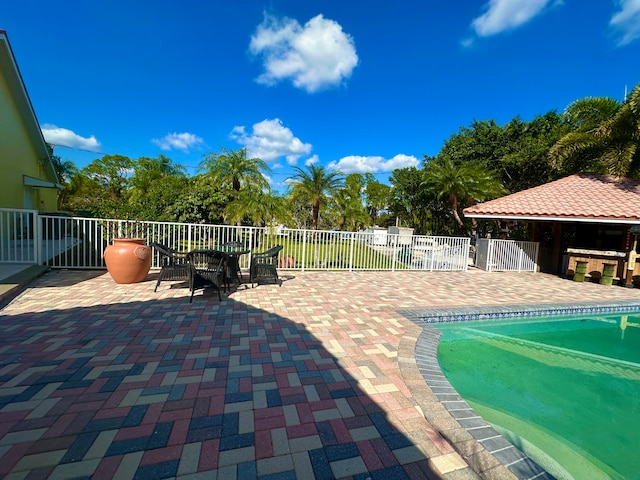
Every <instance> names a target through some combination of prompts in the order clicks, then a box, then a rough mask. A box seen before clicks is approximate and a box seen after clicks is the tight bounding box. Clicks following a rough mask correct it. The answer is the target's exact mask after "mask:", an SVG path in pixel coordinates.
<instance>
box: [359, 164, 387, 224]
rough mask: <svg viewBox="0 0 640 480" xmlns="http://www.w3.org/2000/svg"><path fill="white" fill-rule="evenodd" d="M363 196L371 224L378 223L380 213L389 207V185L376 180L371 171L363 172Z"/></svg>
mask: <svg viewBox="0 0 640 480" xmlns="http://www.w3.org/2000/svg"><path fill="white" fill-rule="evenodd" d="M365 182H366V186H365V188H364V198H365V205H366V209H367V213H368V214H369V217H370V218H371V223H372V224H373V225H377V224H378V219H379V217H380V213H381V212H383V211H384V210H386V209H387V208H388V207H389V201H390V195H391V187H390V186H389V185H385V184H384V183H380V182H378V181H377V180H376V179H375V178H374V177H373V175H372V174H371V173H367V174H365Z"/></svg>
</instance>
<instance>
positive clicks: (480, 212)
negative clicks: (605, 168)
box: [464, 174, 640, 225]
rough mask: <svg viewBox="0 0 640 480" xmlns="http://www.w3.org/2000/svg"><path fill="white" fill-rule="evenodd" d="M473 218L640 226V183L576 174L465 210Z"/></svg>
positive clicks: (606, 176) (616, 178)
mask: <svg viewBox="0 0 640 480" xmlns="http://www.w3.org/2000/svg"><path fill="white" fill-rule="evenodd" d="M464 215H465V216H467V217H470V218H476V219H486V220H507V221H509V220H523V221H540V222H586V223H608V224H622V225H625V224H626V225H640V181H638V180H632V179H629V178H623V177H613V176H610V175H595V174H576V175H571V176H569V177H565V178H562V179H560V180H556V181H555V182H550V183H547V184H544V185H540V186H538V187H534V188H530V189H528V190H523V191H521V192H517V193H514V194H511V195H507V196H505V197H502V198H498V199H495V200H491V201H488V202H484V203H480V204H478V205H474V206H472V207H469V208H466V209H464Z"/></svg>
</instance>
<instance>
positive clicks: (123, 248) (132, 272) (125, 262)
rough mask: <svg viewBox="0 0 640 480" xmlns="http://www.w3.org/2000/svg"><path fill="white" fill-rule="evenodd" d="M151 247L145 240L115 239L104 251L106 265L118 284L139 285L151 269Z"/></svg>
mask: <svg viewBox="0 0 640 480" xmlns="http://www.w3.org/2000/svg"><path fill="white" fill-rule="evenodd" d="M151 259H152V258H151V247H150V246H149V245H147V243H146V241H145V239H144V238H114V239H113V245H108V246H107V248H105V249H104V263H105V264H106V265H107V271H108V272H109V274H110V275H111V278H113V281H114V282H116V283H137V282H141V281H142V280H144V279H145V278H147V274H148V273H149V269H150V268H151Z"/></svg>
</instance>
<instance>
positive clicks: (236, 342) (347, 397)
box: [0, 272, 471, 479]
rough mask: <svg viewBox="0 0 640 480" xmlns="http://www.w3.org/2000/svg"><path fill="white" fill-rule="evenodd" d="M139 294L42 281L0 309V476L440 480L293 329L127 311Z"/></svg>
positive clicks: (86, 281) (196, 310) (415, 416)
mask: <svg viewBox="0 0 640 480" xmlns="http://www.w3.org/2000/svg"><path fill="white" fill-rule="evenodd" d="M65 277H66V280H65ZM61 280H63V282H62V284H61V282H60V281H61ZM154 283H155V280H154V279H153V277H150V279H148V280H147V281H146V282H144V283H143V284H139V285H134V286H117V287H115V288H114V286H113V283H112V282H111V281H110V279H108V277H107V276H105V275H102V276H101V277H100V276H96V275H95V272H57V273H55V274H51V273H50V274H47V275H45V276H44V277H42V278H41V279H39V280H37V281H36V284H35V285H34V288H33V289H30V291H28V292H25V293H23V294H22V295H21V296H19V297H17V298H15V299H14V300H13V301H12V303H11V304H10V305H9V307H7V308H5V310H4V311H3V312H2V313H3V315H2V319H1V320H0V475H2V476H7V475H14V474H15V475H19V476H27V475H29V476H36V477H38V478H42V477H46V476H52V477H55V478H75V477H91V478H96V479H97V478H118V479H126V478H172V477H178V478H180V477H182V476H184V478H187V477H188V476H190V475H192V474H196V473H203V474H204V475H205V477H206V478H216V475H215V474H214V473H217V478H225V479H226V478H236V477H237V478H279V479H286V478H342V477H348V478H363V479H364V478H385V479H386V478H393V479H396V478H439V477H440V476H441V472H438V471H437V468H435V467H434V464H433V461H432V460H429V459H428V458H427V457H429V458H431V457H441V458H443V457H442V456H443V455H447V454H452V455H454V456H455V457H457V455H456V454H454V453H453V450H452V449H451V447H450V446H449V444H448V443H447V442H446V441H445V440H444V439H443V438H442V437H441V436H440V435H439V434H438V433H437V432H435V431H434V430H433V429H431V428H430V427H429V425H428V423H427V422H426V421H425V420H424V417H423V416H422V415H421V414H420V412H419V411H418V410H417V409H415V408H411V409H404V410H399V411H398V412H396V413H395V417H396V418H395V421H394V422H392V421H390V419H389V418H388V415H387V413H386V412H385V410H384V409H383V408H381V406H380V405H378V403H377V402H376V399H374V398H372V396H370V395H369V394H367V393H366V392H364V391H363V390H362V389H361V388H360V386H359V380H361V379H357V378H354V376H353V375H351V374H350V373H349V372H347V371H346V370H345V369H344V368H343V367H342V365H341V360H339V359H337V358H336V357H335V356H333V355H332V354H331V353H330V352H329V351H327V350H326V349H325V348H324V347H323V344H322V342H321V341H320V340H319V339H318V338H317V337H316V336H314V335H312V334H311V333H310V332H309V330H308V329H307V328H306V326H305V325H303V324H301V323H298V322H295V321H292V320H290V319H288V318H285V317H283V316H281V315H277V314H274V313H273V312H268V311H265V310H262V309H260V308H256V307H254V306H252V305H248V304H246V303H243V302H238V301H235V300H234V299H233V298H230V297H228V296H227V297H224V298H223V301H222V303H219V302H218V301H217V298H216V296H215V295H209V294H207V295H205V296H202V295H201V294H199V295H196V297H194V301H193V304H189V303H188V297H187V295H186V293H185V292H186V291H185V292H178V293H176V292H175V291H173V292H172V291H169V290H167V291H165V292H164V296H163V295H158V296H157V297H156V298H155V299H149V298H148V297H147V298H143V299H141V300H134V298H133V297H135V296H139V297H144V295H140V292H142V291H143V289H144V292H145V293H148V292H147V290H149V291H150V290H152V287H151V286H152V285H153V284H154ZM52 287H55V288H52ZM275 288H281V287H275ZM256 290H258V289H256ZM158 293H159V294H161V293H162V292H160V291H159V292H158ZM249 293H250V294H253V292H249ZM171 295H173V296H171ZM74 305H77V306H74ZM369 371H370V372H372V375H373V377H372V378H369V380H368V381H374V380H375V372H376V368H375V364H374V362H371V364H370V367H369ZM397 419H403V421H404V422H405V423H404V425H405V427H404V428H403V427H400V428H398V426H396V425H395V424H396V423H397ZM411 424H414V426H413V427H409V425H411ZM416 425H417V427H416ZM457 458H459V457H457ZM454 470H457V473H459V474H462V473H463V472H466V473H467V474H471V472H470V471H469V469H468V467H466V465H464V464H463V463H462V464H458V465H457V466H456V468H454ZM204 472H207V473H204ZM205 477H203V478H205ZM468 478H470V477H468Z"/></svg>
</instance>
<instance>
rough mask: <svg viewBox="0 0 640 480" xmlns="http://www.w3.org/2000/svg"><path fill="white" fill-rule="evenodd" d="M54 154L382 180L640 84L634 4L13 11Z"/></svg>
mask: <svg viewBox="0 0 640 480" xmlns="http://www.w3.org/2000/svg"><path fill="white" fill-rule="evenodd" d="M0 29H3V30H5V31H6V32H7V35H8V37H9V40H10V42H11V46H12V49H13V51H14V54H15V56H16V58H17V61H18V65H19V68H20V70H21V73H22V76H23V79H24V81H25V84H26V87H27V90H28V92H29V95H30V98H31V101H32V103H33V106H34V109H35V111H36V115H37V117H38V120H39V122H40V125H41V127H42V129H43V133H44V136H45V139H46V140H47V141H49V142H51V143H53V144H55V145H58V146H56V147H55V150H54V152H55V154H57V155H59V156H60V157H61V158H62V159H64V160H72V161H73V162H74V163H75V164H76V165H77V166H78V167H83V166H85V165H87V164H88V163H89V162H90V161H92V160H94V159H96V158H99V157H100V156H102V155H103V154H120V155H126V156H128V157H131V158H133V159H135V158H138V157H141V156H146V157H156V156H157V155H159V154H164V155H166V156H168V157H170V158H172V159H173V160H174V161H175V162H178V163H181V164H183V165H185V166H187V167H188V172H189V173H190V174H193V173H195V172H196V169H197V167H198V165H199V163H200V161H201V160H202V158H203V156H204V155H205V154H206V153H207V152H216V151H220V147H225V148H229V149H232V150H236V149H238V148H242V147H246V148H247V149H248V152H249V155H251V156H259V157H261V158H262V159H263V160H265V161H267V163H268V164H269V165H270V167H271V168H272V173H271V175H270V179H271V182H272V184H273V186H274V187H276V188H278V189H280V188H282V186H283V185H284V184H285V181H286V178H287V177H289V176H290V175H291V173H292V167H293V166H299V167H304V166H305V165H306V164H308V163H309V162H319V163H321V164H323V165H326V166H328V167H330V168H339V169H340V170H341V171H342V172H344V173H351V172H360V173H366V172H370V173H373V174H375V176H376V178H378V179H379V180H380V181H383V182H386V181H387V180H388V177H389V174H390V172H391V171H392V170H393V169H394V168H399V167H405V166H411V165H416V166H418V165H419V162H420V161H421V159H422V158H423V154H427V155H436V154H437V153H438V151H439V150H440V148H441V147H442V146H443V144H444V142H445V141H446V140H447V139H448V138H449V136H450V135H452V134H454V133H456V132H457V131H458V129H459V128H460V127H463V126H469V125H470V123H471V122H472V121H473V120H490V119H493V120H495V121H496V122H498V123H499V124H500V125H502V124H504V123H506V122H508V121H510V120H511V119H512V118H514V117H516V116H520V117H521V118H522V119H523V120H526V121H529V120H531V119H533V117H534V116H536V115H541V114H544V113H546V112H548V111H550V110H556V111H558V112H562V111H563V110H564V109H565V108H566V107H567V105H568V104H570V103H571V102H573V101H574V100H577V99H579V98H583V97H589V96H591V97H598V96H608V97H612V98H614V99H616V100H620V101H621V100H622V99H623V98H624V93H625V88H626V89H628V90H631V89H632V88H633V87H634V86H635V85H637V84H638V83H640V0H600V1H584V0H564V1H562V0H484V1H470V0H460V1H456V2H444V1H424V0H393V1H390V0H346V1H345V0H323V1H320V0H315V1H300V0H270V1H269V2H264V1H257V0H256V1H254V0H244V1H221V0H210V1H196V0H183V1H180V2H176V1H169V0H156V1H153V2H152V1H131V0H129V1H121V0H92V1H89V2H87V1H65V0H62V1H60V2H48V1H47V2H45V1H31V0H23V1H21V2H18V1H11V2H9V1H7V2H2V5H0Z"/></svg>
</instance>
